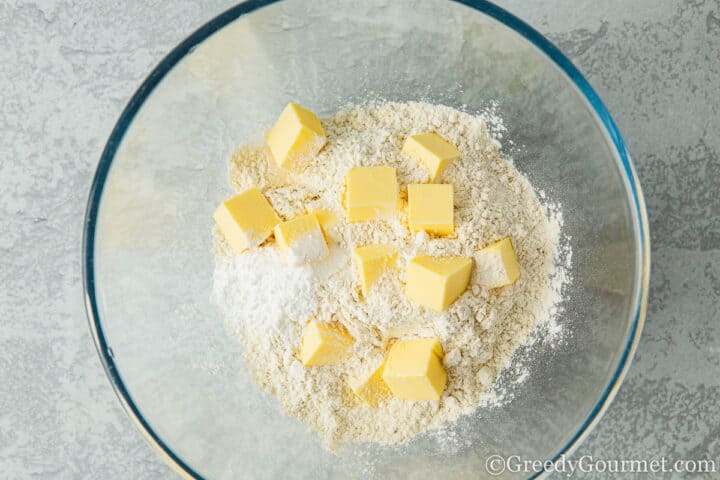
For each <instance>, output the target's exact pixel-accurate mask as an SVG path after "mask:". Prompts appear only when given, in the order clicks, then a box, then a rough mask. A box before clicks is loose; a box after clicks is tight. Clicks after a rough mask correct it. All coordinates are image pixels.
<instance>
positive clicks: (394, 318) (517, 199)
mask: <svg viewBox="0 0 720 480" xmlns="http://www.w3.org/2000/svg"><path fill="white" fill-rule="evenodd" d="M322 125H323V128H324V130H325V133H326V135H327V137H328V143H327V146H326V147H325V148H324V149H323V150H322V151H321V152H320V153H319V154H318V155H317V157H315V158H314V159H313V161H312V162H309V163H308V165H307V168H306V169H305V170H304V171H302V172H291V173H288V172H285V171H282V170H280V169H279V168H278V167H276V166H275V163H274V162H273V161H272V159H271V158H270V157H269V154H268V152H267V150H266V148H265V147H263V146H244V147H242V148H240V149H239V150H238V151H237V152H236V153H235V154H234V156H233V158H232V159H231V163H230V181H231V184H232V186H233V187H234V188H235V189H236V190H238V191H241V190H244V189H247V188H250V187H257V188H259V189H260V190H261V191H262V192H263V193H264V194H265V196H266V197H267V198H268V200H269V201H270V203H271V204H272V206H273V207H274V209H275V210H276V211H277V212H278V214H279V215H280V216H281V217H283V218H284V219H286V220H287V219H290V218H292V217H294V216H296V215H299V214H303V213H305V212H306V211H308V210H313V209H326V210H330V211H332V212H333V213H334V214H335V216H336V217H337V219H338V220H339V221H338V222H337V223H336V224H335V225H333V226H332V227H330V228H329V229H328V231H327V233H328V235H329V237H330V256H329V257H328V258H327V259H326V260H325V261H323V262H322V263H320V264H315V265H309V266H308V265H304V266H293V265H289V264H288V262H287V260H286V259H285V258H283V256H282V254H281V253H280V252H279V251H278V249H277V248H273V247H272V246H266V247H262V248H259V249H255V250H251V251H248V252H246V253H243V254H241V255H237V254H234V253H233V252H232V251H231V249H230V248H229V247H227V245H225V243H224V240H223V238H222V235H221V234H220V233H219V232H218V231H217V230H216V232H215V245H216V248H215V251H216V267H215V300H216V302H217V304H218V305H219V306H220V309H221V313H222V315H223V317H224V319H225V322H226V324H227V325H228V327H229V328H230V329H231V331H232V332H233V333H234V334H235V335H237V336H238V338H239V340H240V342H241V343H242V345H243V347H244V354H245V358H246V361H247V364H248V366H249V368H250V370H251V372H252V374H253V376H254V378H255V380H256V381H257V383H258V384H259V385H260V386H261V387H262V389H263V390H264V391H266V392H267V393H269V394H271V395H275V396H276V397H277V398H278V399H279V400H280V402H281V404H282V406H283V409H284V410H285V412H286V413H287V414H288V415H291V416H294V417H297V418H298V419H300V420H302V421H303V422H304V423H305V424H306V425H307V426H308V428H309V429H310V430H312V431H314V432H317V433H318V434H319V435H320V436H321V438H322V439H323V442H324V443H325V445H327V446H328V447H329V448H335V447H337V446H338V445H339V444H341V443H342V442H355V441H369V442H379V443H386V444H388V443H400V442H403V441H406V440H408V439H410V438H411V437H413V436H415V435H417V434H419V433H421V432H423V431H425V430H427V429H429V428H432V427H439V426H441V425H442V424H443V423H444V422H447V421H450V420H453V419H455V418H457V417H458V416H459V415H461V414H464V413H470V412H473V411H474V410H475V409H476V408H477V407H478V406H479V405H482V404H484V403H487V401H488V398H490V396H491V395H492V391H491V387H492V385H493V383H494V382H495V379H496V378H497V375H498V373H499V372H500V371H501V370H502V369H503V368H505V367H507V366H508V365H509V363H510V360H511V358H512V355H513V352H514V351H515V350H516V349H517V348H518V346H520V345H521V344H523V342H525V341H526V340H527V338H528V336H529V335H530V334H531V333H532V332H534V331H536V330H535V329H536V328H537V326H538V324H542V325H544V326H545V327H546V328H545V331H549V332H556V331H557V326H556V325H553V324H552V322H553V317H552V315H553V312H555V309H556V308H557V304H558V303H559V301H560V295H561V289H562V284H563V282H565V281H567V277H566V275H565V274H564V273H563V272H560V271H559V270H558V269H563V268H564V266H563V264H561V263H560V262H558V261H557V257H558V253H559V241H560V227H561V224H562V217H561V215H560V214H559V213H558V210H557V209H555V210H552V211H550V210H548V208H546V207H545V206H543V205H542V204H541V203H540V201H539V200H538V197H537V196H536V194H535V191H534V190H533V188H532V186H531V185H530V183H529V182H528V180H527V179H526V178H525V177H524V176H523V175H522V174H520V173H519V172H518V171H517V170H516V169H515V168H514V167H513V165H512V164H511V163H510V162H509V161H507V160H505V159H503V158H501V157H500V144H499V143H498V142H497V141H496V140H494V139H493V137H492V136H491V134H490V133H489V129H488V126H487V125H486V121H485V119H484V118H483V117H482V116H472V115H469V114H467V113H463V112H460V111H457V110H455V109H452V108H449V107H445V106H438V105H430V104H425V103H405V104H400V103H385V104H379V105H370V106H351V107H347V108H345V109H343V110H342V111H340V112H339V113H338V114H337V115H336V116H334V117H332V118H325V119H322ZM491 130H492V131H493V132H497V131H500V130H502V128H501V125H499V124H498V123H494V124H493V125H492V129H491ZM425 131H435V132H437V133H438V134H440V135H441V136H442V137H444V138H446V139H447V140H448V141H449V142H451V143H452V144H454V145H455V146H457V147H458V149H459V150H460V151H461V152H462V158H460V159H458V160H455V161H453V162H451V163H450V164H449V165H448V166H447V167H446V168H445V170H444V171H443V173H442V175H441V177H440V179H439V180H438V181H439V182H440V183H451V184H453V186H454V189H455V198H454V201H455V226H456V227H455V235H453V236H452V237H441V238H432V237H430V236H428V235H426V234H424V233H420V234H414V233H412V232H410V231H409V230H408V228H407V218H406V212H405V208H404V207H401V208H400V213H399V214H398V216H397V218H395V219H392V220H381V221H371V222H363V223H353V224H349V223H347V222H346V221H345V213H344V211H343V209H342V206H341V197H342V193H343V177H344V175H345V173H346V172H347V171H348V169H349V168H351V167H354V166H380V165H382V166H392V167H395V168H396V169H397V174H398V182H399V184H400V186H401V192H400V196H401V201H402V203H403V205H404V206H406V205H407V190H406V186H407V185H408V184H412V183H425V182H427V181H428V174H427V171H426V170H425V168H423V166H422V165H420V164H419V163H418V162H417V161H415V160H411V159H409V158H408V157H406V156H404V155H403V154H402V153H401V148H402V145H403V142H404V141H405V139H406V138H407V136H408V135H411V134H415V133H420V132H425ZM504 237H511V238H512V241H513V244H514V247H515V252H516V254H517V257H518V260H519V263H520V265H521V271H522V273H521V276H520V278H519V280H518V281H517V282H515V283H514V284H512V285H510V286H507V287H504V288H501V289H496V290H487V289H485V288H482V287H480V286H479V285H478V281H477V280H478V279H477V272H475V271H474V272H473V274H472V276H471V279H470V284H469V286H468V289H467V291H466V292H465V293H464V294H463V295H462V296H461V297H460V298H459V299H458V300H457V301H456V302H455V303H453V304H452V305H451V306H450V308H448V309H447V310H446V311H444V312H443V313H436V312H433V311H430V310H428V309H427V308H424V307H421V306H419V305H416V304H414V303H412V302H410V301H409V300H408V299H407V298H406V297H405V295H404V293H403V284H404V282H405V278H404V272H405V270H406V264H407V262H408V261H409V259H411V258H412V257H414V256H415V255H419V254H427V255H434V256H437V255H462V256H473V254H474V253H475V252H476V251H477V250H479V249H480V248H482V247H484V246H486V245H488V244H489V243H491V242H493V241H496V240H499V239H501V238H504ZM370 243H380V244H386V245H393V246H394V247H395V248H397V250H398V252H399V255H398V260H397V268H396V269H393V270H391V271H389V272H386V273H385V274H384V276H383V277H382V278H381V279H380V280H379V281H378V282H377V283H376V284H375V285H373V288H372V291H371V292H370V294H369V296H368V297H367V298H364V297H363V296H362V295H361V294H360V289H359V285H358V282H357V279H356V278H355V274H354V269H353V266H352V261H351V251H352V249H353V248H354V247H356V246H360V245H366V244H370ZM311 318H317V319H318V320H320V321H339V322H341V323H342V324H343V325H344V326H345V327H346V328H347V330H348V331H349V332H350V334H351V335H352V336H353V337H354V338H355V339H356V342H355V344H354V346H353V347H352V353H351V355H350V356H349V358H348V360H346V361H345V362H344V363H342V364H340V365H336V366H325V367H310V368H307V367H304V366H303V365H302V364H301V363H300V360H299V358H298V355H297V351H298V348H299V345H300V339H301V337H302V333H303V328H304V326H305V325H306V323H307V321H308V320H309V319H311ZM414 337H437V338H439V339H440V341H441V343H442V346H443V349H444V351H445V357H444V360H443V362H444V365H445V368H446V370H447V374H448V380H447V386H446V388H445V391H444V392H443V395H442V397H441V398H440V400H439V401H404V400H399V399H396V398H392V399H388V400H386V401H383V402H381V403H380V404H379V405H378V406H377V407H376V408H373V407H370V406H366V405H364V404H362V403H361V402H359V401H358V400H357V399H356V398H355V397H354V396H353V393H352V391H351V390H350V388H349V387H348V384H347V378H348V375H353V374H354V373H356V372H361V371H365V370H367V369H369V368H371V367H372V366H376V365H377V364H379V363H380V362H381V360H382V358H383V356H384V354H385V352H386V349H387V345H388V342H389V341H391V340H392V339H397V338H401V339H404V338H414Z"/></svg>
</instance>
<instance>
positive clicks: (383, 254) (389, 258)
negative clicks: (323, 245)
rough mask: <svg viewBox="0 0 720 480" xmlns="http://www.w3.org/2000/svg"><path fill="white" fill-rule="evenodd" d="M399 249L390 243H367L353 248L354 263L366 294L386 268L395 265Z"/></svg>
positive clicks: (361, 286)
mask: <svg viewBox="0 0 720 480" xmlns="http://www.w3.org/2000/svg"><path fill="white" fill-rule="evenodd" d="M396 258H397V250H395V248H394V247H392V246H390V245H365V246H363V247H356V248H355V249H354V250H353V263H354V264H355V271H356V272H357V276H358V280H359V281H360V288H361V290H362V293H363V295H364V296H366V297H367V295H368V294H369V293H370V287H371V286H372V284H373V283H374V282H375V280H377V279H378V277H379V276H380V275H382V274H383V272H384V271H385V270H387V269H388V268H391V267H393V266H394V265H395V259H396Z"/></svg>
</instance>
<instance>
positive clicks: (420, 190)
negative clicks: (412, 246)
mask: <svg viewBox="0 0 720 480" xmlns="http://www.w3.org/2000/svg"><path fill="white" fill-rule="evenodd" d="M453 216H454V215H453V186H452V185H442V184H425V185H408V223H409V225H410V229H411V230H412V231H414V232H420V231H424V232H428V233H435V234H438V235H451V234H452V233H453V231H454V230H455V224H454V221H453Z"/></svg>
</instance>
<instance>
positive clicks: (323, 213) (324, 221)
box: [309, 208, 338, 242]
mask: <svg viewBox="0 0 720 480" xmlns="http://www.w3.org/2000/svg"><path fill="white" fill-rule="evenodd" d="M309 213H312V214H313V215H315V216H316V217H317V219H318V222H319V223H320V228H322V231H323V235H325V241H326V242H330V238H331V237H330V228H332V227H333V226H335V225H337V223H338V219H337V216H336V215H335V212H333V211H332V210H330V209H328V208H316V209H315V210H312V211H311V212H309Z"/></svg>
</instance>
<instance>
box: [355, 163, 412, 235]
mask: <svg viewBox="0 0 720 480" xmlns="http://www.w3.org/2000/svg"><path fill="white" fill-rule="evenodd" d="M398 202H399V199H398V183H397V175H396V173H395V169H394V168H393V167H355V168H351V169H350V170H348V172H347V173H346V174H345V199H344V204H345V210H346V211H347V214H348V221H349V222H351V223H353V222H364V221H366V220H372V219H374V218H377V217H388V216H390V215H392V214H394V213H395V212H397V209H398Z"/></svg>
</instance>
